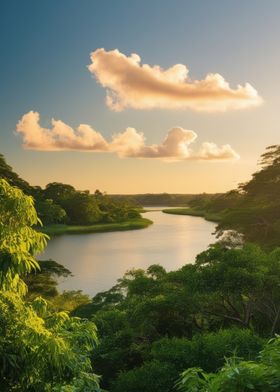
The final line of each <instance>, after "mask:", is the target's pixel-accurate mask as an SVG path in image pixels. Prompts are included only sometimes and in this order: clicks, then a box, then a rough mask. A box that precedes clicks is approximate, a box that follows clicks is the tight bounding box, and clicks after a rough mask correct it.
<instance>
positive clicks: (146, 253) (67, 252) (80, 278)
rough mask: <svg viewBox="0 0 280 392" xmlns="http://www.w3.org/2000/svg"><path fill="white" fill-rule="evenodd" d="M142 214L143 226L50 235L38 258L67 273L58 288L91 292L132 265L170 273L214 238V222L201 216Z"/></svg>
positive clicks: (101, 288) (104, 286) (110, 283)
mask: <svg viewBox="0 0 280 392" xmlns="http://www.w3.org/2000/svg"><path fill="white" fill-rule="evenodd" d="M144 216H145V217H147V218H149V219H151V220H152V221H153V222H154V224H153V225H151V226H149V227H148V228H146V229H141V230H131V231H119V232H117V231H116V232H112V233H93V234H81V235H63V236H58V237H55V238H53V239H52V240H50V241H49V243H48V246H47V248H46V250H45V252H44V253H43V255H42V256H41V257H40V258H41V259H53V260H55V261H57V262H59V263H61V264H63V265H64V266H65V267H67V268H68V269H70V271H71V272H72V273H73V275H74V276H73V277H69V278H67V279H64V280H63V281H61V282H60V285H59V287H60V289H61V290H78V289H81V290H83V291H84V292H85V293H87V294H89V295H91V296H92V295H94V294H96V293H98V292H100V291H104V290H108V289H109V288H111V287H112V286H113V285H114V284H115V283H116V281H117V279H118V278H121V277H122V276H123V274H124V273H125V272H126V271H127V270H130V269H132V268H143V269H146V268H148V267H149V266H150V265H151V264H161V265H162V266H163V267H164V268H165V269H166V270H167V271H171V270H176V269H178V268H180V267H182V266H183V265H184V264H187V263H192V262H193V261H194V260H195V256H196V255H197V254H198V253H200V252H201V251H203V250H205V249H206V248H207V247H208V245H209V244H210V243H213V242H214V241H215V237H214V235H213V234H212V233H213V232H214V230H215V224H214V223H212V222H207V221H206V220H204V219H203V218H197V217H192V216H187V215H170V214H164V213H162V212H161V211H150V212H147V213H146V214H144Z"/></svg>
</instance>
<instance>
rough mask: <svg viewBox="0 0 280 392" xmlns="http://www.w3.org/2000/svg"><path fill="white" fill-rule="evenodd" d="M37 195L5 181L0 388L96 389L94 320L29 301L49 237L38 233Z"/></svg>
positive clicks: (25, 391)
mask: <svg viewBox="0 0 280 392" xmlns="http://www.w3.org/2000/svg"><path fill="white" fill-rule="evenodd" d="M39 222H40V221H39V220H38V217H37V214H36V211H35V208H34V203H33V199H32V198H31V197H30V196H25V195H24V194H23V192H22V191H21V190H20V189H17V188H15V187H12V186H10V185H9V184H8V183H7V181H6V180H3V179H2V180H0V277H1V279H0V282H1V286H0V369H1V371H0V372H1V378H0V390H1V391H3V392H10V391H18V392H20V391H21V392H51V391H57V392H62V391H65V392H96V391H99V385H98V377H97V376H96V375H95V374H94V373H93V371H92V365H91V360H90V357H91V355H92V351H93V350H94V348H95V347H96V344H97V336H96V327H95V324H93V323H92V322H89V321H84V320H81V319H79V318H73V317H70V316H69V315H68V313H67V312H53V311H51V310H50V309H49V307H48V304H47V301H46V300H44V299H42V298H40V297H37V298H35V299H34V300H33V301H32V302H26V301H24V299H23V296H22V294H23V293H24V292H26V284H25V283H24V281H23V278H26V275H27V274H28V273H30V272H32V271H34V270H35V269H36V268H38V267H39V265H38V263H37V261H36V259H35V254H36V253H38V252H41V251H42V250H43V248H44V246H45V244H46V239H47V236H45V235H43V234H40V233H38V232H36V231H35V230H34V229H33V228H32V225H36V224H38V223H39Z"/></svg>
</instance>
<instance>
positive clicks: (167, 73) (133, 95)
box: [88, 49, 262, 112]
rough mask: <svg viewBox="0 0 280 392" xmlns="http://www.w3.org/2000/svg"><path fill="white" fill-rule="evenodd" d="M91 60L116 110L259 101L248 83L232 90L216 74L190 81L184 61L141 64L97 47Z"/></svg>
mask: <svg viewBox="0 0 280 392" xmlns="http://www.w3.org/2000/svg"><path fill="white" fill-rule="evenodd" d="M91 61H92V62H91V64H90V65H89V66H88V69H89V71H90V72H91V73H92V74H93V75H94V76H95V77H96V79H97V81H98V82H99V83H100V84H101V85H102V86H103V87H105V88H106V89H107V98H106V102H107V105H108V106H109V107H110V108H111V109H113V110H116V111H120V110H123V109H124V108H134V109H153V108H161V109H193V110H198V111H209V112H214V111H226V110H229V109H243V108H247V107H249V106H257V105H259V104H261V102H262V99H261V97H260V96H259V95H258V92H257V91H256V90H255V89H254V88H253V87H252V86H251V85H250V84H249V83H246V84H245V85H244V86H241V85H238V86H237V88H236V89H232V88H231V87H230V86H229V83H228V82H226V80H225V79H224V78H223V77H222V76H221V75H220V74H218V73H215V74H213V73H210V74H208V75H207V76H206V77H205V79H203V80H194V81H192V80H190V78H189V75H188V74H189V70H188V68H187V67H186V66H185V65H183V64H175V65H173V66H172V67H170V68H168V69H166V70H164V69H162V68H160V66H158V65H155V66H150V65H148V64H143V65H141V58H140V57H139V56H138V55H137V54H132V55H131V56H129V57H128V56H126V55H124V54H123V53H121V52H119V50H117V49H115V50H112V51H106V50H104V49H97V50H96V51H95V52H92V53H91Z"/></svg>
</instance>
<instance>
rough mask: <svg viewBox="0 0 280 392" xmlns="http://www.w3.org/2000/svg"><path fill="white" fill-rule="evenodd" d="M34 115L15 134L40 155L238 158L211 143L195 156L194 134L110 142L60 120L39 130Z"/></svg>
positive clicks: (129, 132)
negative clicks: (153, 141)
mask: <svg viewBox="0 0 280 392" xmlns="http://www.w3.org/2000/svg"><path fill="white" fill-rule="evenodd" d="M39 121H40V115H39V113H38V112H34V111H30V112H28V113H26V114H24V115H23V116H22V118H21V119H20V121H19V122H18V124H17V127H16V130H17V132H18V133H19V134H21V136H22V138H23V147H24V148H26V149H30V150H40V151H63V150H67V151H69V150H77V151H92V152H107V153H108V152H111V153H116V154H117V155H118V156H119V157H121V158H125V157H127V158H160V159H163V160H167V161H175V160H232V159H237V158H239V156H238V154H237V153H236V152H235V151H234V150H233V149H232V148H231V146H230V145H229V144H226V145H223V146H221V147H218V146H217V145H216V144H215V143H208V142H207V143H206V142H205V143H203V144H202V145H201V147H200V148H199V149H198V151H197V152H195V151H193V150H192V149H191V148H190V145H191V144H192V143H193V142H194V141H195V140H196V138H197V134H196V133H195V132H194V131H191V130H187V129H183V128H181V127H174V128H171V129H170V130H169V131H168V133H167V136H166V137H165V139H164V140H163V141H162V142H161V143H160V144H152V145H146V139H145V136H144V134H143V133H141V132H138V131H137V130H136V129H135V128H127V129H126V130H125V131H123V132H120V133H117V134H114V135H113V137H112V140H111V141H110V142H108V141H106V140H105V139H104V138H103V136H102V135H101V133H99V132H97V131H95V130H94V129H93V128H92V127H90V126H89V125H87V124H81V125H79V126H78V127H77V129H76V130H75V129H73V128H71V127H70V126H69V125H67V124H65V123H64V122H63V121H61V120H54V119H52V122H51V123H52V127H51V128H43V127H41V125H40V123H39Z"/></svg>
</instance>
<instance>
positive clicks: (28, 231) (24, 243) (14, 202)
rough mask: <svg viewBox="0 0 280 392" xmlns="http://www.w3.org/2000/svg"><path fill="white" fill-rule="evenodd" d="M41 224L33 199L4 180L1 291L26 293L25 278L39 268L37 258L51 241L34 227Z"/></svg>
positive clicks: (0, 207) (0, 194)
mask: <svg viewBox="0 0 280 392" xmlns="http://www.w3.org/2000/svg"><path fill="white" fill-rule="evenodd" d="M37 224H40V220H39V219H38V217H37V213H36V210H35V208H34V202H33V199H32V197H30V196H26V195H24V193H23V192H22V191H21V190H20V189H18V188H16V187H11V186H10V185H9V184H8V182H7V181H6V180H3V179H2V180H0V289H2V290H3V289H4V290H16V291H20V292H22V293H24V291H25V290H26V286H25V284H24V282H23V280H22V279H21V278H22V277H23V276H24V275H26V274H27V273H30V272H31V271H32V270H34V269H36V268H38V267H39V265H38V262H37V261H36V259H35V255H36V254H37V253H40V252H42V251H43V249H44V247H45V245H46V241H47V238H48V236H46V235H45V234H42V233H38V232H37V231H36V230H34V229H33V228H32V226H33V225H37Z"/></svg>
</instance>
